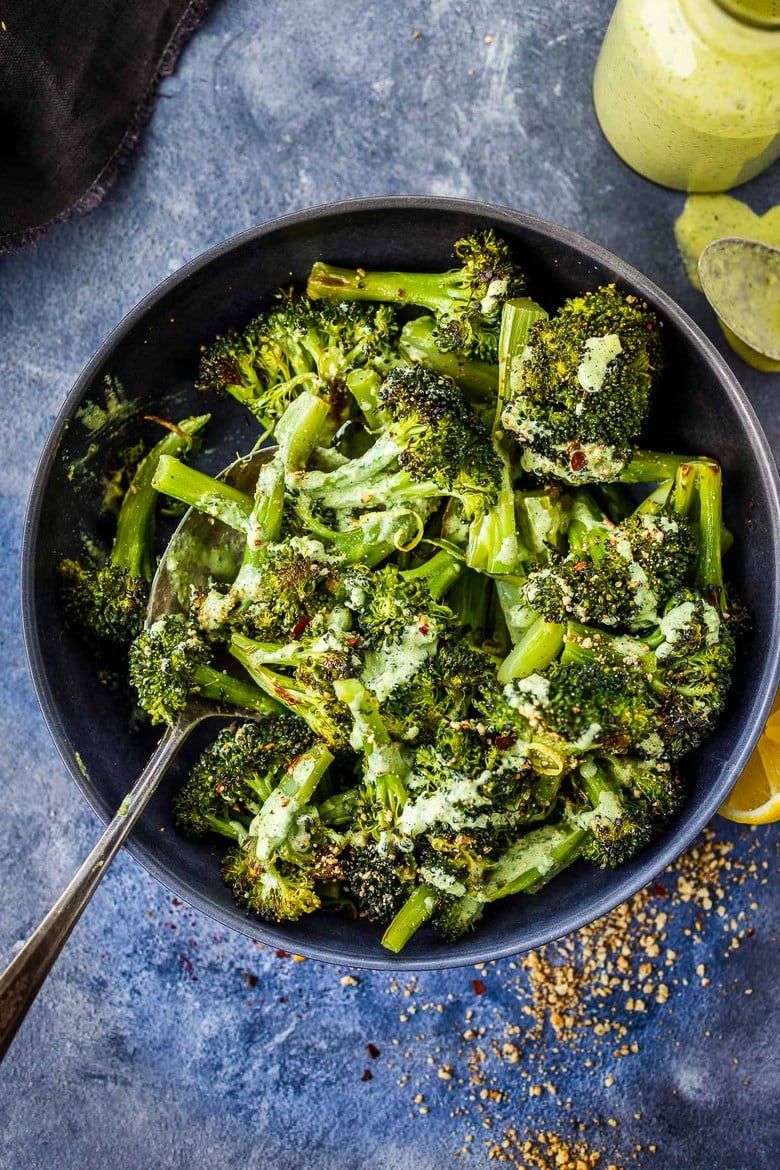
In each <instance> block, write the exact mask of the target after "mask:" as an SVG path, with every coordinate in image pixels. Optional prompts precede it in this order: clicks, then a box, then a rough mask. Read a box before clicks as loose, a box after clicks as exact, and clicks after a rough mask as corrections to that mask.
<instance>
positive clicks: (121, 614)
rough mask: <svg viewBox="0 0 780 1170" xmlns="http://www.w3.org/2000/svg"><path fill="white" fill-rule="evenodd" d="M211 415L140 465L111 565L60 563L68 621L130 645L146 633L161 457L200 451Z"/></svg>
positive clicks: (176, 430) (192, 422)
mask: <svg viewBox="0 0 780 1170" xmlns="http://www.w3.org/2000/svg"><path fill="white" fill-rule="evenodd" d="M209 418H210V415H208V414H203V415H198V416H197V417H193V418H185V419H183V420H182V421H181V422H180V423H177V424H176V426H173V427H171V429H170V430H169V432H168V433H167V434H166V435H165V437H164V438H162V439H161V440H160V441H159V442H158V443H156V444H155V446H154V447H152V449H151V451H150V452H149V453H148V455H146V456H145V457H144V458H143V459H142V460H141V462H140V463H139V464H138V466H137V467H136V469H135V472H134V474H133V477H132V479H131V481H130V484H129V486H128V488H127V491H126V492H125V494H124V497H123V499H122V504H121V507H120V509H119V516H118V518H117V526H116V535H115V537H114V542H113V545H112V547H111V552H110V554H109V557H108V560H107V561H106V562H105V563H102V562H100V561H99V560H97V559H95V558H92V559H90V560H83V561H76V560H73V559H71V558H65V559H63V560H62V561H60V564H59V573H60V585H61V590H62V603H63V609H64V612H65V617H66V620H67V622H68V624H69V625H72V626H74V627H75V628H77V629H78V630H79V631H80V632H81V634H82V635H85V636H86V637H87V638H89V639H91V640H94V641H97V642H98V643H103V644H109V645H113V646H117V647H122V648H127V646H129V644H130V642H132V640H133V638H135V637H136V636H137V634H139V633H140V631H141V627H142V626H143V623H144V618H145V616H146V606H147V602H148V600H149V584H150V582H151V580H152V577H153V576H154V568H155V559H154V529H155V512H156V508H157V491H156V490H155V484H154V482H153V480H154V473H155V470H156V468H157V464H158V462H159V460H160V459H161V458H164V457H165V456H174V455H182V454H183V453H184V452H185V451H187V452H191V451H193V450H197V435H198V433H199V431H201V430H202V429H203V427H204V426H205V425H206V423H207V422H208V421H209Z"/></svg>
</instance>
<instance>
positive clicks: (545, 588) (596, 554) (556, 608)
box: [523, 491, 698, 629]
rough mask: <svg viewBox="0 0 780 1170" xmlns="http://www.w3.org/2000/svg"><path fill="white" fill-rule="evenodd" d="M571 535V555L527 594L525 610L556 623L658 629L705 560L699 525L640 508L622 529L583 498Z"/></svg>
mask: <svg viewBox="0 0 780 1170" xmlns="http://www.w3.org/2000/svg"><path fill="white" fill-rule="evenodd" d="M568 535H569V545H570V551H569V553H568V554H567V555H566V556H565V557H562V558H558V559H556V558H555V557H552V558H551V562H550V564H549V565H548V566H547V567H546V568H542V569H537V570H535V571H532V572H530V573H529V574H528V578H527V580H526V582H525V585H524V587H523V598H524V601H525V603H526V604H527V605H528V606H530V607H532V608H533V609H534V610H536V611H537V612H539V613H540V614H541V615H542V616H543V617H544V618H545V620H546V621H550V622H565V621H566V620H567V619H568V618H574V619H575V620H577V621H580V622H588V623H590V622H592V623H595V624H599V625H605V626H609V627H613V628H617V627H622V628H624V629H625V628H630V629H641V628H642V627H648V626H651V625H652V624H654V623H655V622H656V621H657V620H658V611H659V609H660V608H661V607H662V606H663V604H664V602H665V601H666V599H667V598H668V597H669V596H670V594H671V593H672V592H673V591H674V590H675V589H677V588H679V587H680V586H681V585H682V584H683V582H684V581H685V580H686V579H687V578H689V577H690V576H691V575H692V572H693V569H694V566H695V563H696V559H697V555H698V545H697V541H696V537H695V535H694V532H693V529H692V527H691V525H690V524H689V522H688V520H687V519H686V517H685V516H682V515H677V514H676V513H675V512H674V511H673V510H672V509H671V508H670V507H668V506H664V507H663V508H659V509H657V510H653V511H650V510H643V509H642V507H641V506H640V508H639V509H638V510H637V511H635V512H634V513H633V514H632V515H631V516H629V517H628V518H627V519H625V520H624V521H622V523H620V524H617V525H615V524H613V523H612V522H611V521H610V520H608V519H607V518H606V517H605V516H604V515H603V514H602V513H601V512H600V509H598V506H597V505H596V503H595V501H594V500H592V499H591V498H590V497H588V496H587V494H586V493H585V492H582V491H580V492H579V493H578V494H577V497H576V498H575V501H574V504H573V508H572V512H571V519H570V523H569V528H568Z"/></svg>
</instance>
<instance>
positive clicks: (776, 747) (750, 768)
mask: <svg viewBox="0 0 780 1170" xmlns="http://www.w3.org/2000/svg"><path fill="white" fill-rule="evenodd" d="M718 812H719V813H720V815H721V816H722V817H725V818H726V820H728V821H738V822H739V823H740V824H743V825H767V824H769V822H770V821H780V691H778V693H777V695H776V696H775V701H774V703H773V704H772V710H771V712H770V714H769V718H768V719H767V721H766V723H765V725H764V730H763V731H762V732H761V738H760V739H759V741H758V743H757V744H756V748H755V750H754V752H753V755H752V756H751V757H750V759H749V760H748V762H747V764H746V766H745V770H744V771H743V773H742V775H741V776H740V778H739V780H737V782H736V784H735V785H734V787H733V788H732V790H731V792H730V794H729V795H728V797H727V798H726V800H725V802H724V803H723V804H722V805H721V806H720V808H719V809H718Z"/></svg>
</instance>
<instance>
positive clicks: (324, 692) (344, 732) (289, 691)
mask: <svg viewBox="0 0 780 1170" xmlns="http://www.w3.org/2000/svg"><path fill="white" fill-rule="evenodd" d="M229 650H230V653H231V654H232V655H233V657H234V658H235V659H236V660H237V661H238V662H240V663H241V665H242V666H243V667H244V669H245V670H246V672H247V674H248V675H249V677H250V678H251V679H252V680H253V682H255V683H256V684H257V686H258V687H260V688H261V690H263V691H265V692H266V694H267V695H269V696H270V697H271V698H272V699H275V700H277V702H279V703H281V704H282V705H283V706H284V707H286V708H287V709H288V710H289V711H291V712H292V714H293V715H298V716H299V717H300V718H301V719H303V720H304V722H306V723H308V725H309V727H310V728H311V729H312V731H313V732H314V734H315V735H317V736H319V738H320V739H322V740H324V741H325V743H327V744H329V745H330V746H331V747H342V746H343V745H344V744H345V743H346V742H347V740H348V738H349V730H350V728H349V718H348V716H347V713H346V711H345V709H344V705H343V704H342V703H341V702H340V700H339V699H338V698H337V697H336V695H335V693H334V689H333V687H334V685H335V682H334V681H328V682H325V681H324V680H323V679H321V678H315V677H314V675H313V673H312V672H311V671H310V672H309V675H308V677H306V678H305V681H304V680H302V679H299V678H297V677H294V676H290V675H286V674H282V673H281V672H279V671H274V670H271V668H270V667H269V666H267V665H266V662H267V653H268V651H267V649H266V647H265V645H264V644H263V643H258V642H256V641H254V639H252V638H247V637H246V636H245V635H244V634H233V636H232V638H231V640H230V646H229Z"/></svg>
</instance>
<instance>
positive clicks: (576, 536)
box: [567, 488, 607, 552]
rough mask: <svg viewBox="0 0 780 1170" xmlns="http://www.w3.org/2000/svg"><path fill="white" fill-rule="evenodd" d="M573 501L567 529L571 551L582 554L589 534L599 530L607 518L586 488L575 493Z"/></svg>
mask: <svg viewBox="0 0 780 1170" xmlns="http://www.w3.org/2000/svg"><path fill="white" fill-rule="evenodd" d="M572 500H573V503H572V511H571V519H570V520H569V527H568V529H567V536H568V538H569V550H570V551H571V552H580V551H581V550H582V549H583V548H584V547H585V545H586V544H587V538H588V534H589V533H590V532H592V531H593V529H594V528H599V527H600V526H601V525H602V524H603V523H604V521H605V520H606V519H607V517H606V515H605V513H604V512H603V511H602V510H601V508H600V507H599V505H598V504H597V503H596V501H595V500H594V499H593V496H591V494H590V492H588V491H586V490H585V489H584V488H579V489H578V490H577V491H575V492H573V493H572Z"/></svg>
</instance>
